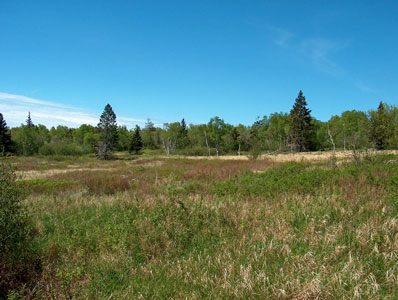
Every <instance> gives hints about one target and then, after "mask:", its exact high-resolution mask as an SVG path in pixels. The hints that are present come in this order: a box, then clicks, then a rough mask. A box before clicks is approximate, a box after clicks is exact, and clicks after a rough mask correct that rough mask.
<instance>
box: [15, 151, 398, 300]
mask: <svg viewBox="0 0 398 300" xmlns="http://www.w3.org/2000/svg"><path fill="white" fill-rule="evenodd" d="M32 159H35V158H32ZM388 159H391V157H390V156H378V157H375V158H372V159H370V160H366V161H363V164H362V165H360V166H356V165H354V164H353V163H345V164H342V165H339V167H338V168H331V167H330V164H329V163H328V162H325V163H316V164H315V163H283V164H272V163H270V162H264V161H246V162H237V161H193V160H185V159H161V160H159V159H156V158H152V159H151V158H147V159H144V160H142V159H138V160H132V161H130V160H119V161H116V162H96V164H97V166H96V167H97V168H101V167H109V166H112V169H111V171H101V170H99V171H92V172H89V171H84V172H75V173H73V172H72V173H61V174H58V175H51V176H49V177H47V178H46V179H40V180H38V179H34V180H30V181H27V182H25V184H28V185H30V186H31V187H32V188H34V190H35V192H34V193H31V194H30V195H29V196H28V198H27V199H26V201H25V203H26V206H27V209H28V210H29V212H30V213H31V215H32V218H33V220H34V224H35V226H36V227H37V229H38V232H39V235H38V236H37V242H38V244H39V245H40V249H41V253H42V257H43V265H42V274H41V278H40V279H39V280H38V281H37V282H35V288H34V295H35V297H36V298H37V299H47V298H51V297H53V298H57V299H67V298H69V299H70V298H74V299H109V298H111V297H112V298H113V299H140V298H142V299H351V298H361V299H396V298H398V279H397V278H398V260H397V257H398V243H397V237H398V217H397V213H398V164H389V165H386V164H385V162H386V161H387V160H388ZM90 163H92V164H94V162H90ZM82 164H87V162H85V163H83V162H82ZM258 170H261V171H262V172H261V173H258V172H257V171H258ZM254 171H256V172H254ZM120 178H123V179H125V180H127V181H128V182H130V183H129V185H124V184H121V183H120ZM96 184H97V185H99V186H105V187H108V188H110V187H113V189H112V190H111V192H109V191H110V190H109V189H108V190H107V189H106V188H93V187H94V186H96ZM63 187H68V188H65V189H64V188H63ZM56 191H57V192H56ZM25 292H26V291H25ZM21 293H22V292H21ZM14 294H15V293H14Z"/></svg>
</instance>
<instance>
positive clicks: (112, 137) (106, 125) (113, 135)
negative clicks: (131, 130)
mask: <svg viewBox="0 0 398 300" xmlns="http://www.w3.org/2000/svg"><path fill="white" fill-rule="evenodd" d="M98 128H99V130H100V133H101V138H100V141H99V144H98V148H97V155H98V157H99V158H101V159H105V160H106V159H109V158H111V156H112V150H113V149H114V148H115V147H116V146H117V123H116V114H115V113H114V112H113V109H112V106H111V105H110V104H107V105H106V106H105V109H104V112H103V113H102V114H101V117H100V122H99V123H98Z"/></svg>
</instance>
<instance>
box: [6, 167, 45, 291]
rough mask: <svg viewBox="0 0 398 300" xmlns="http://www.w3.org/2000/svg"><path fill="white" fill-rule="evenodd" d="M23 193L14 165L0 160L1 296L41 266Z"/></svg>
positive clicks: (29, 279) (25, 281)
mask: <svg viewBox="0 0 398 300" xmlns="http://www.w3.org/2000/svg"><path fill="white" fill-rule="evenodd" d="M22 194H23V193H22V191H21V188H20V187H19V186H18V185H17V182H16V175H15V172H14V169H13V167H12V166H11V165H10V164H8V163H5V162H0V298H1V297H5V296H6V295H7V293H8V292H9V291H11V290H13V289H17V288H19V287H20V286H21V285H22V284H28V283H29V282H30V281H31V280H32V279H33V278H34V277H35V276H36V275H37V273H38V270H39V266H40V264H39V259H37V257H38V256H37V255H36V251H35V249H36V247H35V245H34V234H35V230H34V228H33V226H32V224H31V220H30V218H29V216H28V215H27V213H26V211H25V210H24V207H23V205H22V203H21V199H22Z"/></svg>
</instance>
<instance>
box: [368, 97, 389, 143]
mask: <svg viewBox="0 0 398 300" xmlns="http://www.w3.org/2000/svg"><path fill="white" fill-rule="evenodd" d="M392 134H393V129H392V124H391V122H390V120H389V118H388V115H387V112H386V108H385V105H384V103H383V102H382V101H380V104H379V107H378V108H377V111H376V112H375V111H372V112H370V139H371V141H372V142H373V144H374V146H375V148H376V149H377V150H382V149H385V148H386V146H387V143H388V139H389V138H390V137H391V136H392Z"/></svg>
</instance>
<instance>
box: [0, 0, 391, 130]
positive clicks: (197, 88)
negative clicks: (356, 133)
mask: <svg viewBox="0 0 398 300" xmlns="http://www.w3.org/2000/svg"><path fill="white" fill-rule="evenodd" d="M397 12H398V2H397V1H354V0H351V1H315V0H313V1H287V0H286V1H283V0H278V1H276V0H274V1H265V0H261V1H260V0H246V1H244V0H242V1H234V0H225V1H223V0H196V1H190V0H182V1H173V0H167V1H165V0H159V1H151V0H142V1H133V0H131V1H99V0H96V1H86V0H85V1H81V0H79V1H74V0H68V1H60V0H57V1H53V0H52V1H40V0H35V1H11V0H0V38H1V44H0V112H2V113H3V114H4V116H5V118H6V121H7V122H8V124H9V125H10V126H17V125H19V124H20V123H22V122H24V121H25V119H26V115H27V112H28V111H29V110H30V111H31V113H32V118H33V121H34V122H35V123H42V124H45V125H47V126H51V125H57V124H66V125H69V126H74V127H76V126H78V125H79V124H80V123H90V122H91V123H93V124H95V123H96V122H97V120H98V117H99V115H100V114H101V112H102V110H103V108H104V106H105V105H106V104H107V103H108V102H109V103H110V104H111V105H112V106H113V108H114V111H115V113H116V115H117V116H118V123H120V124H127V125H128V127H132V125H134V124H135V123H138V124H139V125H142V124H143V122H144V121H145V120H146V118H148V117H149V118H151V119H152V120H153V121H154V122H155V123H156V124H162V123H163V122H174V121H180V120H181V119H182V118H183V117H184V118H185V120H186V121H187V123H195V124H197V123H203V122H207V121H208V120H209V119H210V118H211V117H213V116H216V115H217V116H220V117H221V118H223V119H224V120H225V121H226V122H228V123H231V124H238V123H243V124H245V125H249V124H252V123H253V122H254V121H255V119H256V117H257V116H263V115H269V114H270V113H272V112H279V111H284V112H288V111H289V110H290V109H291V106H292V105H293V102H294V99H295V97H296V96H297V93H298V91H299V90H300V89H302V90H303V92H304V95H305V96H306V98H307V102H308V105H309V108H310V109H312V114H313V116H314V117H316V118H318V119H321V120H324V121H326V120H328V119H329V118H330V116H331V115H335V114H340V113H341V112H343V111H345V110H351V109H357V110H365V111H366V110H369V109H372V108H377V105H378V103H379V101H380V100H382V101H385V102H387V103H389V104H394V105H395V104H398V98H397V91H398V86H397V83H398V60H397V54H398V18H397Z"/></svg>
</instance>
